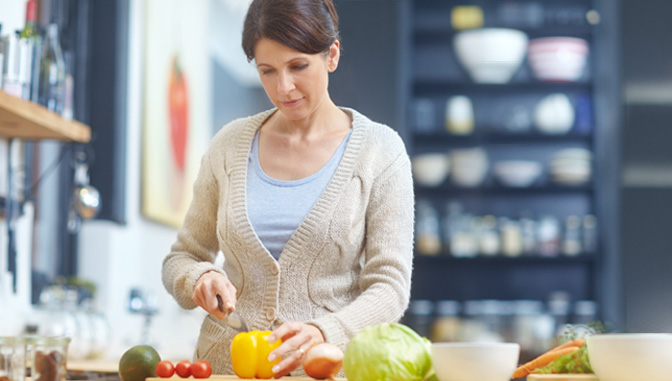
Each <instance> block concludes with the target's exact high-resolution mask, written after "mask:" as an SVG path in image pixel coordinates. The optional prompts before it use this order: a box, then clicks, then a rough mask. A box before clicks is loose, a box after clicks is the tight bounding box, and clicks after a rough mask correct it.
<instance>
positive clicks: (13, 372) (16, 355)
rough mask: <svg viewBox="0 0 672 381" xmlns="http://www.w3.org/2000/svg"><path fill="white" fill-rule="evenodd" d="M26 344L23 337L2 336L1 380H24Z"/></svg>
mask: <svg viewBox="0 0 672 381" xmlns="http://www.w3.org/2000/svg"><path fill="white" fill-rule="evenodd" d="M25 374H26V366H25V346H24V341H23V338H21V337H0V380H9V381H23V380H24V376H25Z"/></svg>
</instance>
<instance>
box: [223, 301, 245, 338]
mask: <svg viewBox="0 0 672 381" xmlns="http://www.w3.org/2000/svg"><path fill="white" fill-rule="evenodd" d="M217 309H219V311H220V312H226V314H227V319H226V322H227V324H228V325H229V327H231V328H233V329H235V330H236V331H239V332H248V331H249V329H248V328H247V324H245V320H243V317H242V316H240V315H239V314H238V312H236V311H234V310H233V308H227V309H226V311H225V310H224V302H223V301H222V297H221V296H220V295H219V294H217Z"/></svg>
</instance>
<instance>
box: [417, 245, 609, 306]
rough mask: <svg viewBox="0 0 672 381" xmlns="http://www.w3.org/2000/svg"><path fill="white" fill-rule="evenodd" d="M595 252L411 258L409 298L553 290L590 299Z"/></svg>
mask: <svg viewBox="0 0 672 381" xmlns="http://www.w3.org/2000/svg"><path fill="white" fill-rule="evenodd" d="M595 258H596V257H595V256H593V255H579V256H576V257H564V256H559V257H532V256H530V257H515V258H506V257H474V258H453V257H449V256H437V257H422V256H416V257H415V258H414V261H413V266H414V271H413V280H412V282H413V283H412V284H413V287H412V288H411V298H412V299H428V300H444V299H450V300H458V301H465V300H477V299H499V300H512V299H531V300H547V299H548V296H549V295H551V293H553V292H555V291H564V292H567V293H568V294H569V295H570V297H571V298H572V299H573V300H581V299H589V300H594V299H595V289H594V287H593V285H592V278H593V276H594V275H593V274H594V271H595V267H596V266H595V265H596V263H595V262H596V261H595Z"/></svg>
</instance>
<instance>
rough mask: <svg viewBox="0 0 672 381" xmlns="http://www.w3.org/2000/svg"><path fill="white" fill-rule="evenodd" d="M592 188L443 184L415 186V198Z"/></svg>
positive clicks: (590, 189) (585, 190)
mask: <svg viewBox="0 0 672 381" xmlns="http://www.w3.org/2000/svg"><path fill="white" fill-rule="evenodd" d="M593 190H594V188H593V186H592V184H587V185H576V186H570V185H555V184H543V185H534V186H531V187H527V188H514V187H506V186H503V185H497V184H493V185H483V186H478V187H473V188H468V187H457V186H454V185H451V184H450V180H448V184H443V185H440V186H437V187H426V186H421V185H418V184H416V185H415V193H416V196H432V195H435V196H442V197H448V196H460V195H462V196H483V195H526V194H570V193H591V192H593Z"/></svg>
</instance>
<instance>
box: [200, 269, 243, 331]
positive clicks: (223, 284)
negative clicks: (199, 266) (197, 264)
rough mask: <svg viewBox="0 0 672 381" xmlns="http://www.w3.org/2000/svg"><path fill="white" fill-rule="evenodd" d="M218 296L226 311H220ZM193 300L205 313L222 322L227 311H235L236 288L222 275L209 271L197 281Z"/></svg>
mask: <svg viewBox="0 0 672 381" xmlns="http://www.w3.org/2000/svg"><path fill="white" fill-rule="evenodd" d="M217 295H219V296H220V298H221V301H222V305H223V310H224V311H220V309H219V301H218V300H217ZM192 299H193V301H194V303H196V304H197V305H199V306H200V307H201V308H203V309H204V310H205V311H207V312H208V313H210V314H212V315H214V316H215V317H216V318H218V319H220V320H222V319H224V318H225V317H226V315H227V312H226V311H227V310H233V309H235V306H236V287H235V286H234V285H233V284H232V283H231V282H230V281H229V280H228V279H227V278H226V277H225V276H223V275H222V274H220V273H218V272H216V271H209V272H206V273H204V274H203V275H201V277H200V278H198V280H197V281H196V286H195V287H194V293H193V295H192Z"/></svg>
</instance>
